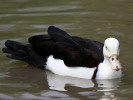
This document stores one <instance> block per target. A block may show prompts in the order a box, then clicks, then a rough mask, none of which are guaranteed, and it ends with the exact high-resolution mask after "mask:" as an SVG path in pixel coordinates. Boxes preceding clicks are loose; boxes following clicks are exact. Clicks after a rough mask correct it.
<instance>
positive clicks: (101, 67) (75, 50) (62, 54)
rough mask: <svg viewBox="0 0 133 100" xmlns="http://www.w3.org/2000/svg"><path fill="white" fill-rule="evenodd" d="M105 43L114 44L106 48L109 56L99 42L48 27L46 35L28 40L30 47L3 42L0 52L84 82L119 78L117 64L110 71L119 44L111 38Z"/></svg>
mask: <svg viewBox="0 0 133 100" xmlns="http://www.w3.org/2000/svg"><path fill="white" fill-rule="evenodd" d="M108 41H110V42H109V43H108ZM108 41H106V45H109V44H110V43H111V41H114V45H112V44H111V46H109V49H110V50H109V51H111V50H113V51H112V52H110V53H109V51H106V49H107V48H108V47H105V45H104V44H102V43H100V42H97V41H94V40H90V39H84V38H80V37H74V36H70V35H68V34H67V33H66V32H64V31H63V30H61V29H59V28H56V27H54V26H50V27H49V28H48V34H47V35H37V36H32V37H30V38H29V43H30V44H26V45H25V44H21V43H19V42H16V41H11V40H7V41H6V43H5V45H6V46H7V48H4V49H3V51H4V52H5V53H9V54H11V55H10V56H8V57H9V58H13V59H17V60H21V61H25V62H27V63H29V64H31V65H33V66H36V67H39V68H42V69H48V70H50V71H52V72H53V73H55V74H59V75H64V76H72V77H79V78H86V79H112V78H119V77H120V76H121V69H120V68H119V63H118V65H117V67H113V68H114V69H112V67H111V66H112V65H111V64H115V62H116V59H115V56H117V52H118V51H117V49H118V46H119V43H118V41H117V40H116V39H114V38H109V39H108ZM105 52H106V54H108V55H106V54H104V53H105ZM112 55H115V56H112ZM110 57H114V58H113V59H115V60H114V61H115V62H114V61H111V62H112V63H110Z"/></svg>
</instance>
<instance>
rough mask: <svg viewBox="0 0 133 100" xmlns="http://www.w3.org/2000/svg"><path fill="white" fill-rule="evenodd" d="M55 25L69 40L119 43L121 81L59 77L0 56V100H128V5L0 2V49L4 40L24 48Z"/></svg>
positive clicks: (131, 18) (131, 58)
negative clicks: (108, 40) (16, 43)
mask: <svg viewBox="0 0 133 100" xmlns="http://www.w3.org/2000/svg"><path fill="white" fill-rule="evenodd" d="M50 25H55V26H57V27H60V28H61V29H63V30H65V31H67V32H68V33H69V34H71V35H75V36H80V37H85V38H90V39H93V40H97V41H100V42H104V40H105V39H106V38H107V37H115V38H117V39H118V40H119V41H120V62H121V64H122V67H123V76H122V78H121V79H117V80H84V79H78V78H71V77H63V76H59V75H55V74H52V73H50V72H48V71H43V70H41V69H38V68H34V67H32V66H28V65H27V64H26V63H23V62H20V61H15V60H11V59H8V58H6V56H5V54H3V53H2V52H1V51H0V55H1V56H0V99H1V100H10V99H13V100H25V99H27V100H52V99H54V100H110V99H111V100H132V99H133V95H132V94H133V74H132V72H133V67H132V64H133V50H132V49H133V46H132V45H133V1H132V0H102V1H100V0H82V1H81V0H1V1H0V49H1V48H3V47H4V42H5V41H6V40H7V39H13V40H17V41H20V42H24V43H27V39H28V37H30V36H32V35H36V34H46V33H47V28H48V26H50Z"/></svg>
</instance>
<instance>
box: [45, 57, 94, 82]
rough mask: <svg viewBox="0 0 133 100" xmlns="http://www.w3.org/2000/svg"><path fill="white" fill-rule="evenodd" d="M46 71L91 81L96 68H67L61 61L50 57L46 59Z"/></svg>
mask: <svg viewBox="0 0 133 100" xmlns="http://www.w3.org/2000/svg"><path fill="white" fill-rule="evenodd" d="M46 69H48V70H50V71H51V72H53V73H55V74H58V75H63V76H71V77H78V78H84V79H91V78H92V76H93V73H94V71H95V69H96V68H95V67H94V68H85V67H80V66H77V67H68V66H66V65H65V64H64V61H63V60H60V59H55V58H54V57H53V55H50V56H49V57H48V58H47V62H46Z"/></svg>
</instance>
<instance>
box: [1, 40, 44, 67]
mask: <svg viewBox="0 0 133 100" xmlns="http://www.w3.org/2000/svg"><path fill="white" fill-rule="evenodd" d="M5 46H6V48H3V49H2V51H3V52H4V53H8V54H9V55H7V57H8V58H12V59H16V60H20V61H24V62H26V63H28V64H31V65H33V66H36V67H38V68H42V69H44V68H45V65H46V64H45V62H46V60H45V59H43V58H42V57H40V56H39V55H38V54H37V53H36V52H35V51H34V50H33V49H32V47H31V45H29V44H22V43H20V42H16V41H12V40H7V41H6V42H5Z"/></svg>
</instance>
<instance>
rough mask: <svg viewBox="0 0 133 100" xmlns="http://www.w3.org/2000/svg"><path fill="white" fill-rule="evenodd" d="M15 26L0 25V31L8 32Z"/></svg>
mask: <svg viewBox="0 0 133 100" xmlns="http://www.w3.org/2000/svg"><path fill="white" fill-rule="evenodd" d="M14 26H15V25H14V24H5V25H0V31H8V30H10V29H11V28H13V27H14Z"/></svg>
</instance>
